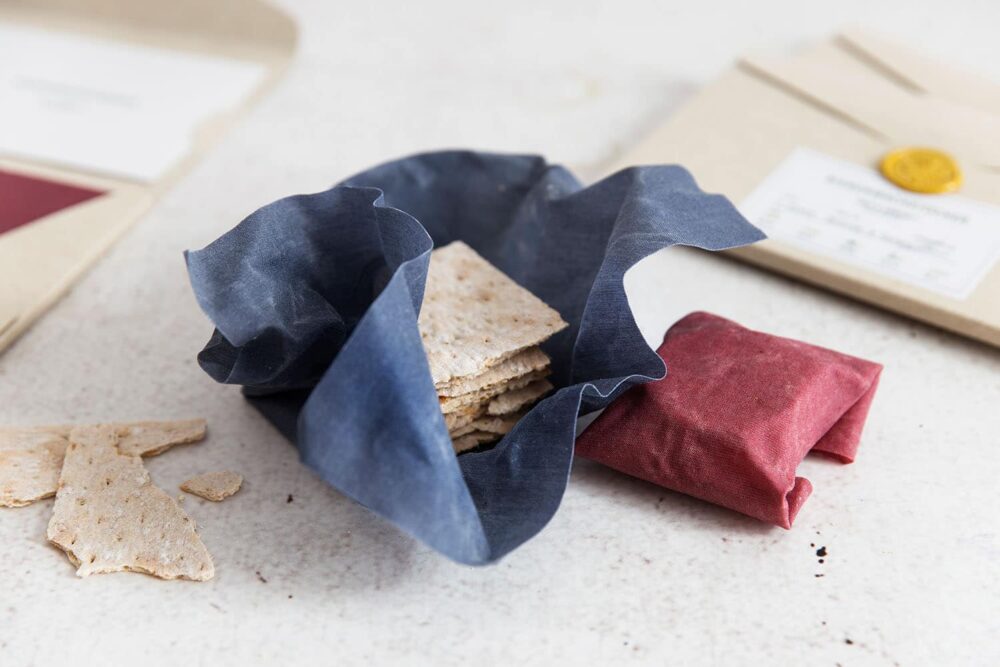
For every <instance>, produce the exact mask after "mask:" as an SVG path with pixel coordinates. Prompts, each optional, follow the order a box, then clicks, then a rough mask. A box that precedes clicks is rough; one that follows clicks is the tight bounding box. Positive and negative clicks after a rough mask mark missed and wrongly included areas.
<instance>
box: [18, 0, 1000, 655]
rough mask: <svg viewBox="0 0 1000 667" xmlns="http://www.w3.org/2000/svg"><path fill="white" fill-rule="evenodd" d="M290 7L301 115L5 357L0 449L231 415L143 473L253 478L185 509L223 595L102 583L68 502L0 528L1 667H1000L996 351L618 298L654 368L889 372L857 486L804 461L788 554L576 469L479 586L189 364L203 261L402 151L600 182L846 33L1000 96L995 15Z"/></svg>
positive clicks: (780, 538) (689, 278)
mask: <svg viewBox="0 0 1000 667" xmlns="http://www.w3.org/2000/svg"><path fill="white" fill-rule="evenodd" d="M283 4H285V5H287V6H288V8H289V10H290V11H291V12H293V13H294V14H295V15H296V17H297V18H298V20H299V22H300V26H301V31H302V43H301V46H300V52H299V54H298V56H297V59H296V61H295V63H294V64H293V66H292V68H291V70H290V71H289V73H288V75H287V77H286V78H285V79H284V80H283V82H282V83H281V84H280V85H279V87H278V88H277V90H276V91H275V92H274V93H273V94H272V95H271V96H270V97H268V98H267V99H266V100H265V101H264V102H263V103H262V104H261V105H260V106H258V107H257V108H256V109H254V110H253V111H252V113H251V115H250V116H249V117H247V118H246V119H245V120H244V121H243V122H241V123H240V124H239V125H238V126H237V127H236V128H235V129H234V131H232V132H231V133H230V134H229V135H228V136H227V138H226V139H225V140H224V141H223V143H222V144H221V146H220V147H219V148H218V149H217V150H216V151H214V152H213V153H212V154H211V155H210V156H209V157H208V158H207V159H206V160H205V161H204V162H203V163H202V164H200V165H199V166H198V167H197V168H195V169H194V170H193V171H192V172H191V173H190V174H189V176H188V177H187V178H185V179H184V181H183V182H181V183H180V184H179V185H178V186H177V187H176V188H174V190H173V191H172V192H170V193H169V194H168V195H167V196H166V197H165V198H164V199H163V200H162V201H161V202H160V203H159V205H157V206H156V208H155V209H154V210H153V211H151V212H150V213H149V214H148V215H147V216H146V217H145V219H144V220H143V221H142V222H141V224H140V225H139V226H138V227H137V228H136V229H135V230H134V231H133V232H132V233H131V234H129V236H128V237H127V238H125V239H124V241H123V242H121V243H120V244H119V245H117V246H116V247H115V249H114V250H113V251H112V252H111V253H110V254H109V256H108V257H107V259H106V260H104V261H103V262H102V263H101V264H100V265H99V266H98V267H97V268H96V269H95V270H94V271H93V272H91V273H90V274H89V275H88V277H87V278H86V279H85V280H83V281H82V282H81V283H80V284H79V285H78V286H77V288H76V289H75V290H74V291H73V293H72V294H71V295H70V296H69V297H68V298H67V299H66V300H65V301H64V302H62V303H61V304H60V305H59V306H57V307H56V308H55V309H54V310H53V311H52V312H51V313H50V314H49V315H48V316H47V317H45V318H44V319H43V320H42V321H41V322H40V323H39V324H38V325H37V326H36V327H35V328H34V329H33V330H32V331H30V332H29V333H28V334H27V335H26V336H25V337H24V338H23V339H22V340H21V341H20V342H19V343H17V344H16V345H14V347H13V348H11V349H10V350H9V351H8V352H7V353H6V354H4V355H3V356H0V423H4V424H7V423H9V424H29V423H49V422H70V421H93V420H110V419H114V420H125V419H142V418H169V417H187V416H205V417H207V418H208V420H209V425H210V431H211V435H210V437H209V439H208V441H206V442H205V443H204V444H202V445H200V446H195V447H189V448H182V449H177V450H175V451H173V452H170V453H168V454H166V455H164V456H162V457H159V458H156V459H152V460H150V461H149V463H148V466H149V468H150V471H151V474H152V476H153V479H154V481H155V482H156V483H158V484H159V485H161V486H162V487H163V488H165V489H168V490H171V492H173V490H176V488H177V485H178V484H179V483H180V482H181V481H182V480H183V479H185V478H186V477H187V476H189V475H191V474H194V473H198V472H203V471H206V470H211V469H218V468H233V469H235V470H238V471H240V472H242V473H243V474H244V475H245V476H246V480H247V481H246V484H245V487H244V489H243V490H242V491H241V492H240V493H239V494H238V495H237V496H235V497H234V498H232V499H230V500H228V501H226V502H225V503H222V504H212V503H208V502H205V501H200V500H198V499H196V498H193V497H190V498H188V500H187V501H186V502H185V508H186V509H187V510H188V511H189V512H190V514H191V515H192V516H193V517H194V518H195V519H196V520H197V521H198V523H199V525H200V529H201V534H202V536H203V538H204V540H205V542H206V544H207V545H208V547H209V549H210V550H211V552H212V553H213V555H214V557H215V561H216V566H217V571H218V575H217V577H216V578H215V580H213V581H212V582H210V583H207V584H193V583H187V582H163V581H159V580H155V579H152V578H149V577H145V576H141V575H134V574H116V575H106V576H95V577H91V578H89V579H86V580H78V579H77V578H76V577H75V576H74V575H73V568H72V567H71V566H70V564H69V563H68V561H67V560H66V559H65V557H64V556H63V554H62V553H61V552H59V551H57V550H55V549H53V548H52V547H50V546H48V545H47V544H46V543H45V539H44V534H45V525H46V522H47V520H48V516H49V513H50V511H51V501H47V502H41V503H38V504H36V505H34V506H32V507H29V508H25V509H17V510H2V511H0V664H2V665H4V667H17V666H20V665H54V664H76V665H132V664H135V665H139V664H141V665H147V666H148V665H161V664H162V665H177V664H187V665H213V666H222V665H236V664H239V665H256V664H267V665H276V664H280V665H298V664H303V665H333V664H337V665H347V664H433V665H443V664H476V665H493V664H516V665H520V664H540V665H549V664H594V665H611V664H631V663H635V664H653V665H665V664H670V665H756V664H773V665H788V664H808V665H812V666H820V665H830V666H831V667H832V666H833V665H837V664H840V665H845V666H847V665H852V666H853V665H889V666H891V665H990V664H998V663H1000V648H998V639H997V636H998V634H1000V621H998V619H1000V586H998V583H997V578H996V571H997V560H998V556H1000V545H998V540H997V530H998V520H997V510H998V507H997V493H996V490H997V482H996V479H997V473H998V471H1000V454H998V452H1000V447H998V445H1000V435H998V434H1000V353H998V352H997V351H995V350H991V349H988V348H986V347H985V346H982V345H979V344H976V343H972V342H969V341H966V340H963V339H960V338H958V337H956V336H953V335H950V334H946V333H942V332H939V331H936V330H934V329H931V328H928V327H925V326H923V325H920V324H917V323H914V322H910V321H907V320H905V319H902V318H899V317H896V316H894V315H890V314H887V313H884V312H881V311H879V310H876V309H873V308H870V307H867V306H863V305H859V304H855V303H852V302H850V301H847V300H845V299H843V298H840V297H836V296H832V295H829V294H826V293H824V292H821V291H818V290H815V289H812V288H810V287H806V286H803V285H800V284H797V283H794V282H791V281H789V280H786V279H783V278H780V277H776V276H773V275H770V274H766V273H763V272H761V271H758V270H755V269H752V268H749V267H747V266H743V265H740V264H737V263H734V262H731V261H728V260H725V259H721V258H716V257H710V256H706V255H701V254H695V253H693V252H689V251H684V250H673V251H668V252H665V253H661V254H660V255H656V256H654V257H652V258H650V259H649V260H648V261H646V262H645V263H643V264H642V265H640V266H639V267H638V268H637V269H636V270H634V271H633V272H632V273H631V274H630V275H629V277H628V280H627V285H628V290H629V295H630V298H631V299H632V302H633V306H634V308H635V310H636V316H637V319H638V320H639V322H640V324H641V326H642V328H643V331H644V333H645V334H646V336H647V338H648V339H649V340H650V341H651V342H658V340H659V338H660V337H661V336H662V333H663V331H664V330H665V329H666V327H667V326H668V325H669V323H671V322H673V321H674V320H676V319H677V318H679V317H680V316H682V315H684V314H685V313H687V312H689V311H691V310H695V309H704V310H709V311H712V312H715V313H718V314H720V315H724V316H726V317H730V318H733V319H735V320H737V321H740V322H742V323H744V324H746V325H749V326H752V327H755V328H761V329H765V330H767V331H771V332H774V333H778V334H782V335H786V336H792V337H796V338H801V339H804V340H807V341H810V342H814V343H818V344H821V345H827V346H830V347H834V348H836V349H839V350H842V351H844V352H848V353H851V354H856V355H859V356H863V357H867V358H871V359H875V360H878V361H881V362H883V363H884V364H885V366H886V370H885V373H884V376H883V381H882V386H881V389H880V390H879V394H878V396H877V397H876V400H875V403H874V406H873V410H872V414H871V419H870V422H869V425H868V429H867V431H866V433H865V436H864V441H863V444H862V447H861V451H860V456H859V458H858V461H857V463H856V464H854V465H852V466H839V465H836V464H832V463H829V462H826V461H820V460H808V461H806V462H805V463H804V465H803V466H802V469H801V470H800V474H803V475H804V476H806V477H808V478H809V479H811V480H812V482H813V484H814V486H815V491H814V494H813V496H812V498H810V499H809V501H808V502H807V504H806V505H805V507H804V508H803V510H802V512H801V514H800V515H799V517H798V521H797V523H796V525H795V527H794V529H793V530H791V531H783V530H781V529H778V528H769V527H767V526H763V525H760V524H758V523H756V522H754V521H752V520H750V519H746V518H743V517H741V516H739V515H736V514H733V513H731V512H728V511H725V510H722V509H718V508H715V507H712V506H709V505H707V504H704V503H701V502H698V501H695V500H692V499H689V498H685V497H682V496H679V495H677V494H673V493H670V492H667V491H663V490H660V489H658V488H656V487H654V486H652V485H649V484H645V483H643V482H639V481H635V480H632V479H628V478H626V477H624V476H622V475H619V474H616V473H614V472H612V471H609V470H606V469H602V468H600V467H598V466H596V465H593V464H589V463H585V462H583V463H580V462H578V463H577V464H576V466H575V468H574V472H573V478H572V480H571V484H570V489H569V491H568V493H567V494H566V497H565V500H564V501H563V505H562V508H561V510H560V512H559V513H558V514H557V515H556V517H555V519H554V520H553V521H552V523H551V524H550V526H549V527H548V528H547V529H546V530H545V531H544V532H543V533H542V534H541V535H540V536H539V537H537V538H536V539H534V540H533V541H531V542H529V543H528V544H527V545H525V546H524V547H523V548H521V549H520V550H519V551H517V552H515V553H514V554H513V555H511V556H510V557H508V558H506V559H505V560H504V561H502V562H501V563H500V564H499V565H496V566H493V567H488V568H482V569H471V568H467V567H461V566H457V565H455V564H452V563H450V562H448V561H446V560H444V559H443V558H441V557H440V556H438V555H437V554H435V553H432V552H430V551H429V550H427V549H426V548H424V547H423V546H421V545H419V544H417V543H415V542H414V541H413V540H411V539H409V538H408V537H406V536H404V535H401V534H400V533H398V532H397V531H396V530H395V529H394V528H393V527H391V526H389V525H387V524H385V523H384V522H382V521H380V520H379V519H377V518H376V517H374V516H373V515H371V514H370V513H368V512H367V511H365V510H364V509H362V508H360V507H358V506H356V505H355V504H353V503H352V502H350V501H349V500H347V499H346V498H344V497H342V496H341V495H339V494H338V493H336V492H335V491H333V490H331V489H329V488H327V487H325V486H324V485H323V484H322V483H320V482H319V481H318V480H317V479H316V478H315V477H314V476H313V475H312V474H311V473H310V472H309V471H308V470H306V469H305V468H303V467H302V466H301V465H300V464H299V463H298V461H297V458H296V455H295V451H294V449H293V448H292V447H291V446H290V445H288V444H287V443H285V442H284V441H282V439H281V438H280V437H279V436H278V435H277V433H275V432H274V431H273V430H272V429H271V427H270V426H269V425H268V424H267V423H265V422H264V420H263V419H262V418H260V417H259V416H258V415H257V414H256V413H255V412H254V411H253V410H252V409H251V408H250V407H249V406H248V405H247V404H245V403H244V402H243V400H242V399H241V398H240V395H239V392H238V390H237V389H235V388H232V387H222V386H218V385H216V384H215V383H213V382H212V381H211V380H210V379H209V378H208V377H207V376H206V375H204V374H203V373H202V372H201V371H200V370H199V369H198V367H197V364H196V363H195V359H194V356H195V353H196V352H197V351H198V350H199V349H200V348H201V346H202V344H203V343H204V342H205V340H206V339H207V337H208V335H209V333H210V331H211V327H210V325H209V324H208V322H207V321H206V319H205V318H204V317H203V316H202V315H201V313H200V312H199V311H198V309H197V307H196V305H195V302H194V299H193V297H192V295H191V292H190V291H189V289H188V286H187V281H186V276H185V272H184V266H183V261H182V259H181V251H182V250H184V249H185V248H192V247H200V246H201V245H204V244H205V243H207V242H208V241H210V240H212V239H213V238H215V237H216V236H218V235H219V234H221V233H222V232H223V231H225V230H226V229H228V228H229V227H231V226H232V225H234V224H235V223H236V222H238V221H239V220H240V219H241V218H242V217H243V216H244V215H246V214H247V213H249V212H250V211H252V210H253V209H255V208H256V207H258V206H261V205H263V204H265V203H267V202H269V201H270V200H272V199H275V198H277V197H280V196H283V195H287V194H292V193H297V192H309V191H315V190H318V189H322V188H324V187H326V186H327V185H329V184H330V183H332V182H333V181H335V180H337V179H339V178H341V177H344V176H346V175H348V174H350V173H352V172H354V171H357V170H359V169H361V168H364V167H366V166H368V165H370V164H372V163H374V162H378V161H382V160H385V159H389V158H392V157H396V156H399V155H402V154H406V153H409V152H412V151H417V150H424V149H434V148H441V147H466V146H471V147H478V148H484V149H497V150H510V151H531V152H539V153H543V154H545V155H546V156H547V157H549V158H550V159H551V160H553V161H559V162H564V163H572V164H576V165H591V164H596V163H598V162H600V161H601V160H603V159H607V158H608V157H610V156H611V155H613V154H614V152H615V151H616V150H617V149H618V148H619V147H621V146H623V145H625V144H627V143H628V142H629V141H631V140H633V139H634V138H635V137H637V136H639V135H640V134H641V133H642V132H643V131H644V130H646V129H648V128H649V127H650V126H651V125H652V124H654V123H656V122H658V121H659V120H661V119H663V118H664V117H666V115H667V114H669V112H670V111H671V110H672V109H674V108H676V107H677V105H679V104H681V103H682V102H683V100H684V99H685V98H686V97H687V96H688V95H690V94H691V92H692V91H693V90H695V89H696V88H697V86H698V85H700V84H701V83H703V82H706V81H708V80H710V79H711V77H712V76H714V75H715V74H717V73H718V72H720V71H721V70H722V69H723V68H724V67H726V66H727V64H728V63H730V62H731V61H732V60H733V59H734V58H735V57H736V56H737V55H738V54H740V53H741V52H743V51H746V50H748V49H753V48H760V47H771V48H774V49H779V50H780V49H791V48H794V47H795V45H797V44H802V43H805V42H806V41H808V40H812V39H817V38H819V37H821V36H824V35H826V34H828V33H830V32H831V31H833V30H835V29H836V28H837V27H839V26H842V25H845V24H848V23H852V22H859V23H861V24H863V25H866V26H868V27H871V28H875V29H881V30H883V31H884V32H886V33H887V34H889V35H894V36H897V37H900V38H903V39H907V40H912V41H915V42H919V43H920V44H921V45H922V46H923V47H924V48H926V49H927V50H928V51H930V52H933V53H937V54H940V55H941V56H942V57H944V58H948V59H951V60H954V61H955V62H956V63H958V64H964V65H967V66H971V67H974V68H977V69H979V70H980V71H982V72H985V73H986V74H988V75H991V76H992V77H994V78H996V79H1000V47H998V46H997V44H998V41H997V28H998V27H1000V4H998V3H996V2H992V1H989V0H983V1H981V2H962V3H959V2H954V3H940V2H915V1H913V0H910V1H894V2H878V3H876V2H870V1H867V0H847V1H841V2H836V3H809V2H801V1H798V2H792V1H787V2H753V3H737V2H722V1H718V0H716V1H714V2H706V1H699V2H676V1H664V0H656V1H649V2H641V3H611V2H602V3H589V2H580V1H575V2H564V1H560V2H549V3H540V2H526V1H523V0H517V1H513V0H510V1H508V2H504V3H489V4H486V3H473V2H465V3H457V2H456V3H453V4H452V5H446V4H443V3H436V2H414V3H398V6H397V5H394V4H391V3H363V2H355V3H330V2H324V1H320V0H314V1H311V2H306V1H301V2H285V3H283ZM348 100H350V101H349V102H348ZM942 122H947V119H942ZM290 495H291V496H292V497H293V501H292V502H288V498H289V496H290ZM812 544H815V545H816V547H819V546H825V547H826V548H827V550H828V553H829V555H828V556H827V558H826V559H825V560H826V562H825V563H824V564H822V565H821V564H819V563H818V562H817V557H816V554H815V550H816V547H813V546H811V545H812ZM817 574H823V575H824V576H823V577H816V576H815V575H817Z"/></svg>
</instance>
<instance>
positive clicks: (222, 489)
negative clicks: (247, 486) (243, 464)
mask: <svg viewBox="0 0 1000 667" xmlns="http://www.w3.org/2000/svg"><path fill="white" fill-rule="evenodd" d="M241 486H243V475H241V474H239V473H235V472H233V471H232V470H222V471H219V472H206V473H202V474H201V475H196V476H194V477H192V478H191V479H189V480H188V481H186V482H184V483H183V484H181V491H186V492H187V493H193V494H194V495H196V496H200V497H202V498H204V499H205V500H211V501H213V502H216V503H217V502H221V501H223V500H225V499H226V498H228V497H229V496H231V495H233V494H234V493H236V492H237V491H239V490H240V487H241Z"/></svg>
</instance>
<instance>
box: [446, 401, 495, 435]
mask: <svg viewBox="0 0 1000 667" xmlns="http://www.w3.org/2000/svg"><path fill="white" fill-rule="evenodd" d="M484 412H486V406H485V405H481V404H477V405H468V406H466V407H464V408H459V409H457V410H455V411H454V412H449V413H448V414H446V415H445V416H444V425H445V427H446V428H447V429H448V430H449V431H454V430H456V429H459V428H462V427H463V426H465V425H466V424H469V423H471V422H472V420H473V419H475V418H476V417H478V416H479V415H481V414H483V413H484Z"/></svg>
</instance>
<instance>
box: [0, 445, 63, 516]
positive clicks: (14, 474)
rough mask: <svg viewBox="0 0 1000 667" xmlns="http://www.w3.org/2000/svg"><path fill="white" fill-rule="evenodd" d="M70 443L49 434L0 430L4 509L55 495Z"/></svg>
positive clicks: (0, 483)
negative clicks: (67, 446) (64, 455)
mask: <svg viewBox="0 0 1000 667" xmlns="http://www.w3.org/2000/svg"><path fill="white" fill-rule="evenodd" d="M66 444H67V443H66V439H65V438H63V437H62V436H60V435H57V434H53V433H48V432H46V431H39V430H35V429H30V428H28V429H2V430H0V507H24V506H25V505H30V504H31V503H33V502H35V501H36V500H41V499H42V498H50V497H52V496H54V495H55V493H56V486H58V484H59V471H60V470H61V469H62V462H63V454H64V453H65V452H66Z"/></svg>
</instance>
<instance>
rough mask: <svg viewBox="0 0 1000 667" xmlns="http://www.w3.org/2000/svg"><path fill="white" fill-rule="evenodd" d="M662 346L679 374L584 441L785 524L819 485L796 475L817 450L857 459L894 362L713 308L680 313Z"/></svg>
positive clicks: (643, 473)
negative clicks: (747, 323) (886, 367)
mask: <svg viewBox="0 0 1000 667" xmlns="http://www.w3.org/2000/svg"><path fill="white" fill-rule="evenodd" d="M657 352H658V353H659V355H660V357H661V358H663V359H664V360H665V361H666V362H667V365H668V368H669V372H670V374H669V376H668V377H667V378H666V379H665V380H663V381H662V382H657V383H653V384H649V385H646V386H642V387H635V388H634V389H631V390H630V391H628V392H626V393H625V395H624V396H622V397H621V398H620V399H618V400H617V401H616V402H615V403H614V405H612V406H611V407H610V408H608V409H607V410H605V411H604V413H603V414H601V416H600V417H598V418H597V419H596V420H594V423H592V424H591V425H590V427H589V428H587V429H586V430H585V431H584V432H583V433H582V434H581V435H580V438H579V440H578V441H577V446H576V453H577V454H578V455H580V456H582V457H585V458H588V459H593V460H595V461H599V462H601V463H603V464H605V465H607V466H609V467H611V468H614V469H616V470H619V471H621V472H624V473H627V474H629V475H632V476H634V477H639V478H641V479H644V480H646V481H648V482H652V483H654V484H658V485H660V486H663V487H666V488H668V489H673V490H675V491H679V492H681V493H685V494H688V495H691V496H695V497H696V498H700V499H702V500H706V501H708V502H711V503H715V504H717V505H722V506H723V507H728V508H729V509H732V510H735V511H737V512H741V513H743V514H747V515H749V516H752V517H755V518H757V519H760V520H761V521H766V522H768V523H773V524H776V525H778V526H781V527H783V528H790V527H791V525H792V522H793V521H794V520H795V516H796V514H797V513H798V511H799V509H800V508H801V507H802V504H803V503H804V502H805V501H806V499H807V498H808V497H809V494H810V493H811V492H812V485H811V484H810V483H809V480H807V479H805V478H803V477H796V475H795V470H796V468H797V467H798V465H799V463H800V462H801V461H802V459H803V458H805V456H806V454H808V453H809V452H810V451H813V452H817V453H820V454H825V455H827V456H831V457H833V458H835V459H836V460H838V461H840V462H841V463H851V462H852V461H854V458H855V455H856V454H857V450H858V444H859V441H860V438H861V430H862V427H863V426H864V423H865V419H866V417H867V415H868V409H869V407H870V406H871V402H872V398H873V397H874V396H875V390H876V388H877V386H878V379H879V375H880V373H881V371H882V366H881V365H879V364H877V363H873V362H870V361H865V360H864V359H858V358H856V357H851V356H848V355H846V354H841V353H839V352H834V351H833V350H827V349H824V348H821V347H817V346H815V345H809V344H808V343H803V342H800V341H795V340H791V339H788V338H781V337H778V336H772V335H770V334H766V333H761V332H758V331H751V330H750V329H746V328H744V327H742V326H740V325H739V324H736V323H735V322H731V321H729V320H726V319H723V318H721V317H718V316H715V315H711V314H709V313H692V314H690V315H688V316H686V317H684V318H683V319H681V320H680V321H679V322H677V323H676V324H674V325H673V326H672V327H671V328H670V330H669V331H667V334H666V336H665V337H664V339H663V344H662V345H661V346H660V348H659V349H658V350H657Z"/></svg>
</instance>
